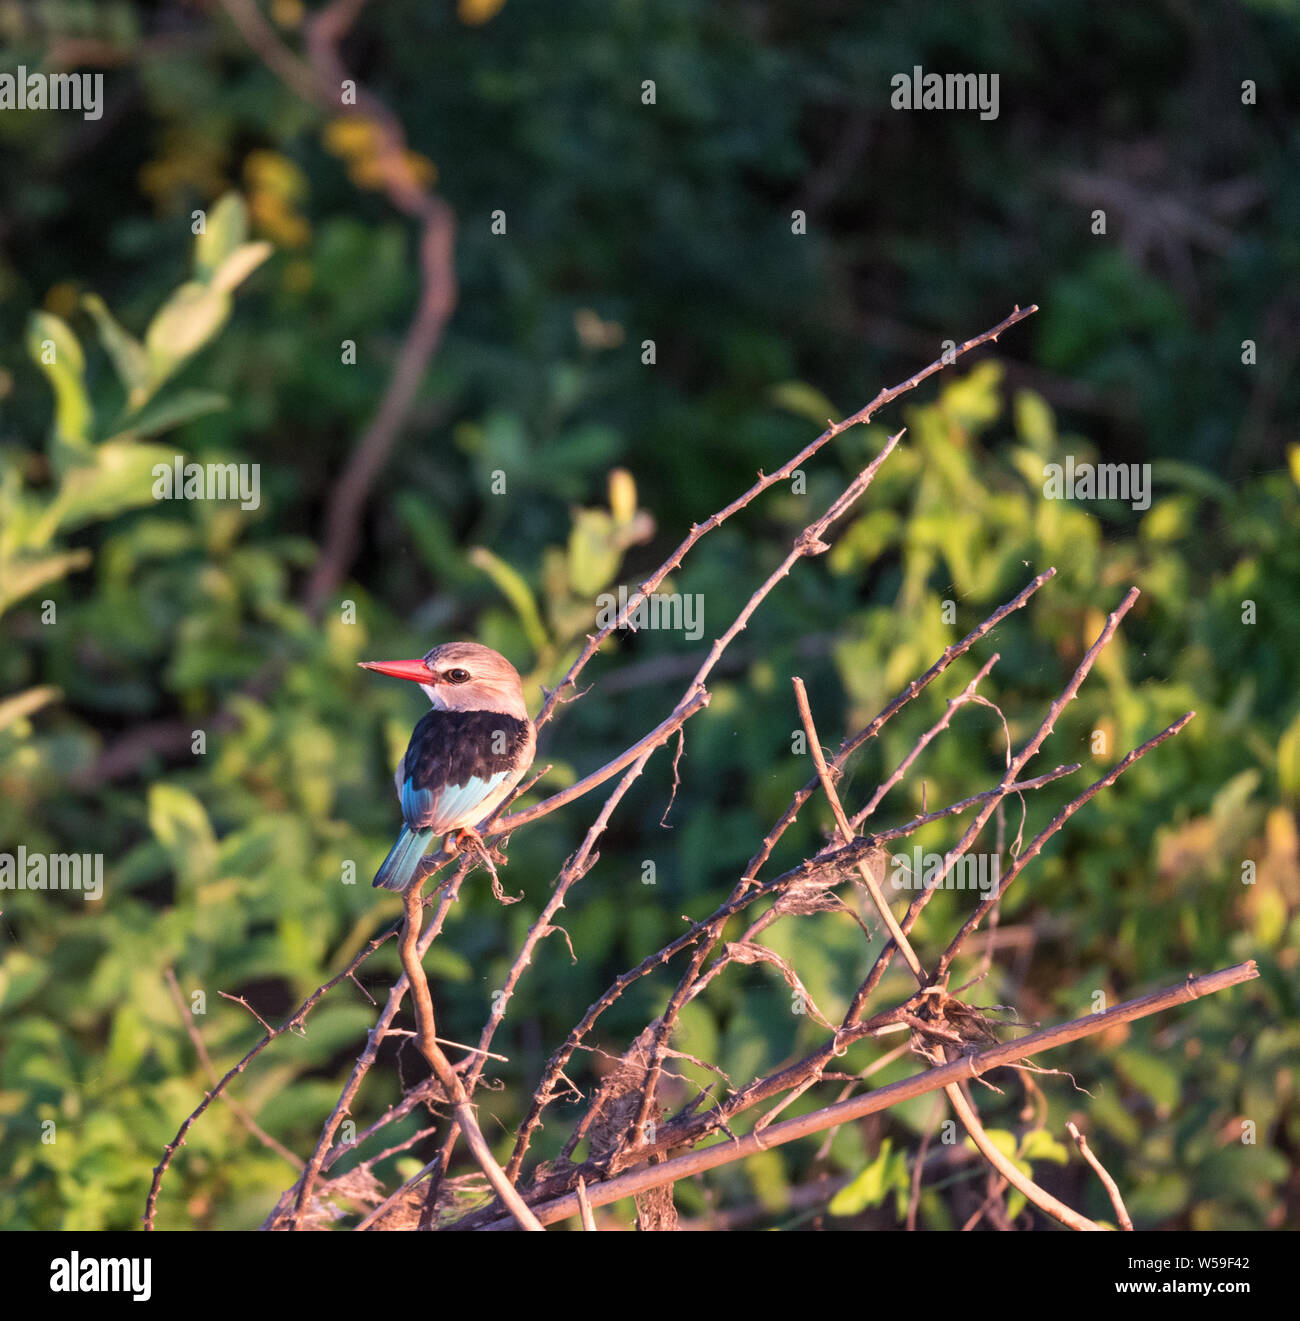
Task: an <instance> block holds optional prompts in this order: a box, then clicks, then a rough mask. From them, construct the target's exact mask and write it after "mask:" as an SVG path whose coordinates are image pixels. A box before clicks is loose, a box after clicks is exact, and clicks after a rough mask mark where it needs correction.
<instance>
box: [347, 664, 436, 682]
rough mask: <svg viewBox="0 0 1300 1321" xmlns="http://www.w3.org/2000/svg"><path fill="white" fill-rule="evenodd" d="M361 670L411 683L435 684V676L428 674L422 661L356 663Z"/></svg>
mask: <svg viewBox="0 0 1300 1321" xmlns="http://www.w3.org/2000/svg"><path fill="white" fill-rule="evenodd" d="M357 664H358V665H360V666H361V668H362V669H363V670H378V671H379V673H380V674H391V675H392V676H393V677H394V678H397V679H410V680H411V681H412V683H437V682H438V680H437V678H436V676H434V675H432V674H430V673H429V671H428V669H427V668H426V667H425V664H424V662H423V661H422V660H400V661H358V662H357Z"/></svg>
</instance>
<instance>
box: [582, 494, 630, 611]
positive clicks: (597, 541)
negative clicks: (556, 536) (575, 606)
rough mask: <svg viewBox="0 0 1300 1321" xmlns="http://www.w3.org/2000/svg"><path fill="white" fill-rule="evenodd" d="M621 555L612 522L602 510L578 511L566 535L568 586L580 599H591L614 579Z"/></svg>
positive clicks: (621, 558)
mask: <svg viewBox="0 0 1300 1321" xmlns="http://www.w3.org/2000/svg"><path fill="white" fill-rule="evenodd" d="M622 560H623V555H622V552H621V551H620V549H619V545H618V541H617V540H616V538H615V535H614V520H613V519H612V518H611V517H610V516H609V514H607V513H606V512H605V511H604V510H603V509H579V510H576V511H575V513H574V516H573V527H572V529H570V532H569V584H570V586H571V587H572V588H573V590H574V591H575V592H576V593H577V594H578V595H579V596H594V595H595V594H596V593H597V592H599V591H600V589H601V588H602V587H605V586H607V585H608V584H609V582H610V581H611V580H612V579H613V577H614V575H615V574H616V573H617V572H618V566H619V565H620V564H621V563H622Z"/></svg>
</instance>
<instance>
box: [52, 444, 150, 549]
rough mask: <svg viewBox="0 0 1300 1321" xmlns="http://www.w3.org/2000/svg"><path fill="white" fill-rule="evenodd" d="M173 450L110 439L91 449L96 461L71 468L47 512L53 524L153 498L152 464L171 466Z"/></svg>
mask: <svg viewBox="0 0 1300 1321" xmlns="http://www.w3.org/2000/svg"><path fill="white" fill-rule="evenodd" d="M175 457H176V456H175V453H174V452H173V451H172V450H169V449H164V448H163V447H162V446H161V445H137V444H135V443H134V442H132V441H130V440H109V441H105V442H104V444H102V445H100V446H99V447H98V448H97V449H96V450H95V451H94V458H95V461H94V462H93V463H89V464H83V465H81V466H80V467H77V468H72V469H70V470H69V471H68V473H67V475H66V476H65V477H64V479H63V484H62V485H61V486H60V487H59V493H58V495H57V496H56V497H55V499H54V502H53V503H52V504H51V505H50V508H49V509H48V510H47V512H46V518H47V519H48V520H49V521H50V522H51V523H52V525H53V526H54V527H57V528H61V529H63V530H67V529H69V528H75V527H80V526H81V525H82V524H84V523H89V522H92V521H93V520H95V519H100V518H111V517H113V515H115V514H120V513H121V512H122V511H123V510H125V509H135V508H138V507H140V506H142V505H147V504H150V503H151V502H152V501H153V498H154V496H153V484H154V475H153V470H154V467H155V466H156V465H158V464H160V463H162V464H167V465H168V466H169V467H170V466H171V464H172V462H173V460H174V459H175Z"/></svg>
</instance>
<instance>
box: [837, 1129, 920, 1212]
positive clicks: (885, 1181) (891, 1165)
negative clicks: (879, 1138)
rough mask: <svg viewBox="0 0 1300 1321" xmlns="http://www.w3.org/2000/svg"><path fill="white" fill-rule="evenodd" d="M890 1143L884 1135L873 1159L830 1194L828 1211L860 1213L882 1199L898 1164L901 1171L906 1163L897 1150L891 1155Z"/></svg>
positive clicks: (891, 1141)
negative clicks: (877, 1152) (841, 1186)
mask: <svg viewBox="0 0 1300 1321" xmlns="http://www.w3.org/2000/svg"><path fill="white" fill-rule="evenodd" d="M892 1147H893V1139H892V1138H886V1139H885V1140H884V1141H883V1142H882V1143H881V1144H880V1152H879V1154H878V1155H877V1156H876V1159H875V1160H873V1161H872V1162H871V1164H870V1165H868V1166H867V1168H866V1169H865V1170H863V1171H862V1173H861V1174H859V1175H858V1176H857V1178H855V1179H854V1180H853V1181H852V1182H851V1183H847V1184H845V1185H844V1187H843V1188H841V1189H840V1190H839V1192H837V1193H836V1194H835V1196H834V1197H832V1198H831V1202H830V1213H831V1215H833V1216H855V1215H861V1213H862V1212H863V1211H865V1210H867V1208H868V1207H872V1206H879V1205H880V1204H881V1202H883V1201H884V1200H885V1197H886V1196H887V1195H888V1193H889V1190H890V1188H892V1187H893V1186H894V1183H895V1181H896V1179H897V1177H898V1173H899V1166H900V1164H901V1167H902V1173H903V1175H904V1176H906V1173H907V1164H906V1161H905V1160H903V1158H902V1155H901V1153H900V1155H899V1157H898V1158H897V1159H893V1158H891V1155H890V1152H891V1148H892Z"/></svg>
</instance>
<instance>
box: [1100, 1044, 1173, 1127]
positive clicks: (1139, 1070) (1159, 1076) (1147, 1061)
mask: <svg viewBox="0 0 1300 1321" xmlns="http://www.w3.org/2000/svg"><path fill="white" fill-rule="evenodd" d="M1115 1067H1116V1068H1117V1069H1118V1070H1119V1071H1120V1073H1122V1074H1123V1075H1124V1077H1125V1078H1127V1079H1128V1080H1129V1082H1131V1083H1132V1084H1133V1086H1134V1087H1137V1088H1139V1089H1140V1090H1141V1091H1143V1092H1145V1093H1146V1094H1147V1095H1148V1096H1149V1097H1150V1098H1151V1099H1152V1100H1153V1101H1154V1102H1155V1103H1156V1105H1157V1107H1159V1109H1160V1110H1162V1111H1164V1112H1166V1113H1168V1112H1169V1111H1170V1110H1172V1109H1173V1108H1174V1106H1175V1105H1176V1104H1177V1103H1178V1098H1179V1096H1180V1095H1181V1094H1182V1081H1181V1079H1180V1077H1179V1075H1178V1071H1177V1070H1176V1069H1175V1068H1174V1067H1173V1066H1172V1065H1171V1064H1169V1063H1168V1062H1167V1061H1166V1060H1164V1059H1162V1058H1161V1057H1160V1056H1159V1055H1152V1054H1149V1053H1148V1052H1147V1051H1144V1050H1137V1049H1134V1048H1127V1049H1124V1050H1121V1051H1119V1053H1118V1054H1117V1055H1116V1056H1115Z"/></svg>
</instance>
